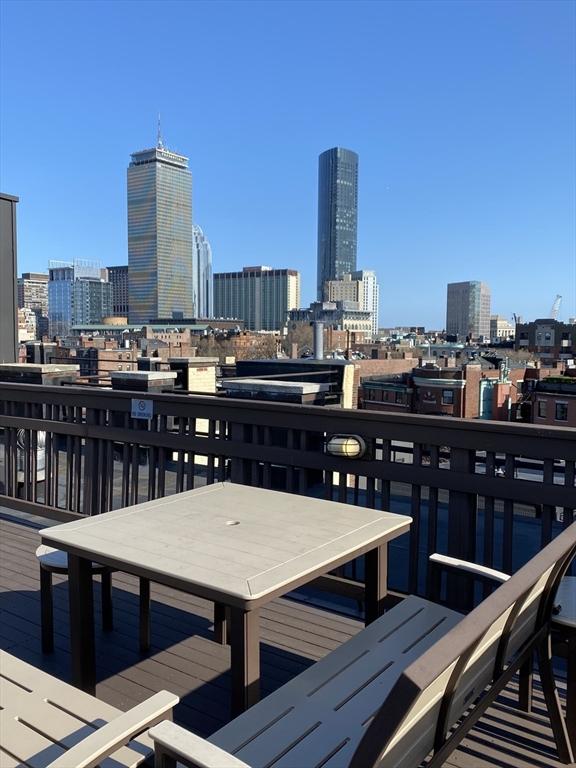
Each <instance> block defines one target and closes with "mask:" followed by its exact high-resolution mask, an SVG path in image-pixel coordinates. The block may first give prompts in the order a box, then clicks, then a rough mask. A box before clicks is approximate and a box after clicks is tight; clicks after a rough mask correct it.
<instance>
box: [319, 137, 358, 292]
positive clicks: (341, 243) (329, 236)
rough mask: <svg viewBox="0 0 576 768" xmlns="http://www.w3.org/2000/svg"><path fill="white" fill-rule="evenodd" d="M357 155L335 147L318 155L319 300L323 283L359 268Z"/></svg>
mask: <svg viewBox="0 0 576 768" xmlns="http://www.w3.org/2000/svg"><path fill="white" fill-rule="evenodd" d="M357 223H358V155H357V154H356V152H352V151H351V150H349V149H342V148H341V147H334V149H328V150H326V152H322V154H321V155H320V157H319V158H318V280H317V283H318V285H317V287H318V299H319V300H320V301H322V300H323V298H324V283H325V282H326V281H327V280H339V279H340V278H341V277H342V275H345V274H347V273H348V272H355V271H356V230H357Z"/></svg>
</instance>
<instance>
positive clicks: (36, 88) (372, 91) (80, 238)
mask: <svg viewBox="0 0 576 768" xmlns="http://www.w3.org/2000/svg"><path fill="white" fill-rule="evenodd" d="M0 22H1V35H2V38H1V41H0V42H1V45H0V55H1V61H0V64H1V67H0V77H1V81H0V86H1V89H0V108H1V115H2V117H1V118H0V120H1V122H0V161H1V165H0V186H1V187H2V189H3V191H5V192H8V193H11V194H16V195H19V196H20V198H21V203H20V206H19V212H18V216H19V219H18V222H19V229H18V237H19V266H20V269H21V270H41V269H45V268H46V266H47V262H48V260H49V259H72V258H74V257H77V258H90V259H99V260H101V261H102V263H103V264H104V265H110V264H121V263H127V235H126V167H127V165H128V162H129V159H130V153H131V152H133V151H135V150H138V149H142V148H145V147H148V146H151V145H153V144H154V141H155V134H156V116H157V113H158V112H160V113H161V114H162V124H163V133H164V138H165V143H166V144H167V146H169V147H170V148H172V149H175V150H177V151H179V152H182V153H184V154H186V155H188V156H189V157H190V168H191V171H192V174H193V185H194V186H193V206H194V213H193V215H194V220H195V221H196V222H197V223H198V224H200V226H202V227H203V229H204V231H205V233H206V235H207V237H208V238H209V239H210V241H211V243H212V248H213V256H214V268H215V270H216V271H225V270H229V269H239V268H241V267H242V266H244V265H247V264H269V265H271V266H278V267H290V268H296V269H299V270H300V271H301V273H302V278H303V292H302V299H303V303H307V302H308V301H310V300H311V299H313V298H314V291H315V275H316V215H317V201H316V195H317V162H318V161H317V158H318V154H319V153H320V152H321V151H323V150H325V149H327V148H329V147H332V146H336V145H339V146H344V147H348V148H350V149H353V150H355V151H356V152H358V153H359V156H360V172H359V222H358V226H359V237H358V267H359V268H365V269H375V270H376V271H377V273H378V275H379V279H380V284H381V322H382V324H383V325H392V324H425V325H426V326H427V327H432V328H442V327H443V326H444V318H445V297H446V283H447V282H450V281H458V280H484V281H485V282H487V283H488V284H489V285H490V286H491V288H492V310H493V312H497V313H499V314H502V315H505V316H511V314H512V312H516V313H518V314H522V315H524V316H525V317H526V318H532V319H533V318H535V317H542V316H547V315H548V313H549V310H550V307H551V305H552V302H553V300H554V297H555V295H556V294H557V293H560V294H562V295H563V297H564V300H563V306H562V308H561V311H560V317H561V318H562V319H567V318H568V317H569V316H575V315H576V221H575V218H576V213H575V211H576V153H575V143H576V139H575V136H576V121H575V112H576V79H575V78H576V57H575V34H576V4H575V3H574V2H569V1H568V0H560V1H559V2H557V1H555V0H546V2H538V0H529V1H527V2H521V1H520V0H518V1H516V2H499V0H483V1H482V2H466V0H451V2H435V0H426V1H425V2H410V0H407V1H406V2H393V1H392V0H389V1H388V2H367V3H364V2H354V3H348V2H327V1H326V2H304V1H301V2H298V1H297V0H294V1H293V2H286V3H284V2H264V0H262V2H253V3H252V2H242V1H240V0H238V1H237V2H231V3H228V2H207V3H204V2H185V0H181V1H180V2H160V3H157V2H137V1H136V0H132V1H131V2H122V1H120V0H116V2H90V1H89V0H85V1H84V2H79V1H78V0H77V1H76V2H73V1H72V0H70V2H63V3H60V2H51V1H50V0H42V1H41V2H38V3H37V2H27V1H26V0H16V1H14V0H2V2H1V18H0Z"/></svg>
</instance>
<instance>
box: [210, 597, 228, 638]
mask: <svg viewBox="0 0 576 768" xmlns="http://www.w3.org/2000/svg"><path fill="white" fill-rule="evenodd" d="M228 614H229V609H228V608H226V606H225V605H224V603H214V640H215V641H216V642H217V643H220V645H227V644H230V617H229V615H228Z"/></svg>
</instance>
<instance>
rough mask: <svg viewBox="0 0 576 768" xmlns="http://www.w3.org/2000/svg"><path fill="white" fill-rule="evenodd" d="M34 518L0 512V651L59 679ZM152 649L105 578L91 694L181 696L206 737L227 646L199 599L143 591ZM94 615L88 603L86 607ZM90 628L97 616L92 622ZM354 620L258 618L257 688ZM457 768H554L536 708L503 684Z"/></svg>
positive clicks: (63, 616)
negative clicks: (109, 600) (107, 590)
mask: <svg viewBox="0 0 576 768" xmlns="http://www.w3.org/2000/svg"><path fill="white" fill-rule="evenodd" d="M48 524H50V522H49V521H41V520H39V519H38V518H37V517H36V518H32V517H30V516H27V515H25V514H22V513H19V512H14V511H12V510H8V509H0V553H1V556H0V612H1V614H2V618H1V621H0V647H1V648H3V649H5V650H9V651H10V652H11V653H12V654H14V655H16V656H19V657H20V658H22V659H24V660H26V661H28V662H30V663H31V664H34V665H36V666H38V667H41V668H43V669H44V670H46V671H48V672H50V673H52V674H54V675H56V676H58V677H61V678H62V679H68V677H69V661H70V657H69V649H68V605H67V589H66V585H65V579H62V578H60V577H58V576H56V577H55V579H54V581H55V589H54V603H55V652H54V654H52V655H50V656H47V655H43V654H42V653H41V651H40V585H39V575H38V565H37V561H36V558H35V555H34V552H35V549H36V547H37V545H38V543H39V536H38V533H37V531H38V529H39V528H42V527H44V526H45V525H48ZM152 599H153V606H152V651H151V653H150V654H149V655H148V656H147V657H141V656H140V654H139V653H138V650H137V631H138V630H137V612H138V598H137V587H136V581H135V580H134V579H133V578H131V577H130V576H127V575H124V574H120V573H117V574H115V576H114V593H113V600H114V608H115V614H114V617H115V622H116V623H115V628H114V630H113V631H112V632H111V633H109V634H104V633H102V632H100V631H99V630H97V635H96V643H97V679H98V681H99V682H98V686H97V692H96V693H97V696H98V697H100V698H101V699H103V700H105V701H107V702H109V703H111V704H114V705H116V706H118V707H121V708H122V709H126V708H128V707H130V706H132V705H134V704H136V703H138V702H140V701H142V700H143V699H145V698H146V697H148V696H149V695H150V694H151V693H154V692H156V691H158V690H160V689H162V688H167V689H169V690H171V691H173V692H174V693H176V694H178V695H179V696H180V697H181V703H180V704H179V705H178V707H177V708H176V711H175V719H176V721H177V722H180V723H181V724H183V725H185V726H186V727H188V728H190V729H192V730H194V731H196V732H197V733H199V734H201V735H204V736H206V735H209V734H210V733H212V732H213V731H215V730H216V729H218V728H219V727H220V726H221V725H223V724H224V723H225V722H227V721H228V719H229V718H230V709H229V699H230V695H229V672H228V670H229V665H230V658H229V648H227V647H222V646H220V645H217V644H216V643H214V642H213V641H212V607H211V605H210V604H209V603H207V602H206V601H204V600H201V599H198V598H194V597H192V596H190V595H185V594H182V593H178V592H175V591H173V590H170V589H168V588H164V587H160V586H157V585H152ZM96 610H98V601H96ZM97 625H98V618H97ZM361 627H362V624H361V623H360V622H359V621H357V620H356V619H352V618H348V617H345V616H341V615H338V614H336V613H334V612H331V611H324V610H321V609H319V608H316V607H312V606H310V605H306V604H302V603H300V602H296V601H293V600H287V599H279V600H275V601H274V602H273V603H271V604H270V605H269V606H268V607H266V608H264V609H263V611H262V675H263V679H262V688H263V694H264V695H266V694H267V693H270V692H272V691H273V690H275V689H276V688H278V687H279V686H280V685H282V684H283V683H285V682H286V681H287V680H289V679H290V678H291V677H293V676H294V675H296V674H298V673H299V672H300V671H301V670H303V669H304V668H306V667H307V666H309V665H310V664H311V663H313V662H314V661H315V660H317V659H319V658H322V656H324V655H325V654H326V653H328V652H329V651H330V650H331V649H333V648H335V647H336V646H338V645H339V644H341V643H343V642H345V641H346V640H347V639H348V638H349V637H351V636H352V635H354V634H355V633H356V632H358V631H359V630H360V629H361ZM446 765H448V766H454V767H456V766H458V767H459V768H494V767H495V766H503V765H506V766H511V767H516V768H520V767H522V766H526V768H528V767H530V768H533V767H534V766H536V767H537V768H546V767H548V766H550V767H553V766H560V765H561V764H560V763H559V762H558V761H557V760H556V755H555V750H554V741H553V737H552V733H551V731H550V728H549V726H548V720H547V717H546V715H545V710H544V707H543V702H542V700H541V699H540V698H538V700H537V702H536V706H535V712H534V714H532V715H530V716H527V715H525V714H524V713H522V712H520V711H519V710H517V709H516V708H515V699H514V690H513V686H511V687H510V688H509V689H507V690H506V692H505V693H504V694H503V695H502V696H501V697H500V698H499V699H498V701H497V702H496V704H495V705H494V706H493V707H492V708H491V709H489V710H488V712H487V713H486V715H485V716H484V717H483V718H482V719H481V721H480V722H479V724H478V725H477V727H476V728H475V729H474V730H473V731H472V732H471V734H470V736H469V738H467V739H466V740H465V741H464V742H463V744H462V746H461V747H460V749H458V751H456V752H455V753H454V754H453V755H452V757H451V758H450V760H449V761H448V762H447V763H446Z"/></svg>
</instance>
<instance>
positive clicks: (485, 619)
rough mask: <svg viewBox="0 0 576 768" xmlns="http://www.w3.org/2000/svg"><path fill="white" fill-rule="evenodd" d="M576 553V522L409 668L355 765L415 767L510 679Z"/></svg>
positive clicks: (541, 630) (543, 628) (542, 629)
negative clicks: (505, 676)
mask: <svg viewBox="0 0 576 768" xmlns="http://www.w3.org/2000/svg"><path fill="white" fill-rule="evenodd" d="M575 556H576V523H573V524H572V525H570V526H569V527H568V528H567V529H566V530H565V531H564V532H563V533H561V534H560V535H559V536H557V537H556V538H555V539H554V540H553V541H552V542H551V543H550V544H548V546H546V547H545V548H544V549H543V550H542V551H541V552H539V553H538V554H537V555H536V556H535V557H534V558H532V560H530V561H529V562H528V563H527V564H526V565H525V566H524V567H523V568H521V569H520V570H519V571H518V572H517V573H516V574H514V575H513V576H512V577H511V578H510V579H509V581H507V582H506V583H504V584H502V585H501V586H500V587H499V588H498V589H497V590H495V592H493V593H492V594H491V595H490V596H489V597H488V598H486V599H485V600H484V601H483V602H482V603H480V605H479V606H478V607H477V608H475V609H474V610H473V611H471V612H470V613H469V614H468V615H467V616H465V617H464V618H463V619H462V621H461V622H460V623H459V624H458V625H457V626H456V627H454V628H453V629H452V630H450V632H448V633H447V634H446V635H445V636H444V637H443V638H442V639H440V640H439V641H438V642H437V643H435V645H433V646H432V647H431V648H430V649H429V650H428V651H427V652H426V653H424V654H423V655H422V656H421V657H420V658H419V659H418V660H417V661H415V662H414V663H412V664H411V665H410V666H408V667H407V668H406V670H405V671H404V673H403V674H402V675H401V676H400V678H399V679H398V682H397V683H396V685H395V686H394V687H393V689H392V691H391V693H390V695H389V696H388V697H387V699H386V701H385V702H384V704H383V705H382V707H381V708H380V709H379V710H378V712H376V713H375V716H374V719H373V720H372V722H371V724H370V725H369V726H368V728H367V731H366V734H365V735H364V737H363V739H362V741H361V742H360V744H359V746H358V748H357V750H356V753H355V755H354V757H353V759H352V763H351V766H350V768H367V766H376V765H378V766H380V768H404V767H405V768H414V766H417V765H420V763H421V762H422V761H423V760H424V759H425V758H426V757H427V755H429V754H430V753H431V752H433V751H434V750H437V749H439V748H440V747H441V746H442V744H443V742H444V741H445V738H446V734H447V732H448V730H449V729H450V728H451V727H452V726H453V725H454V724H455V723H456V722H457V721H458V720H459V719H460V718H461V716H462V715H463V714H464V712H465V711H466V710H467V709H468V708H469V707H470V706H471V705H472V704H473V703H474V702H478V704H479V706H481V704H480V702H479V701H478V700H479V698H480V697H481V696H482V695H483V694H485V690H486V688H487V686H490V685H491V684H492V683H494V682H495V681H497V680H498V679H499V678H501V677H502V672H503V670H504V669H505V668H506V667H507V665H508V664H510V663H513V662H514V660H516V659H519V657H520V656H521V655H522V653H523V652H524V651H526V649H527V648H528V647H530V646H531V645H533V644H535V643H536V642H537V641H538V638H540V637H545V634H546V633H547V632H548V631H549V624H550V617H551V614H552V608H553V599H554V594H555V592H556V589H557V587H558V584H559V581H560V579H561V578H562V576H563V575H564V573H565V572H566V570H567V569H568V567H569V566H570V563H571V561H572V559H573V558H574V557H575Z"/></svg>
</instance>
